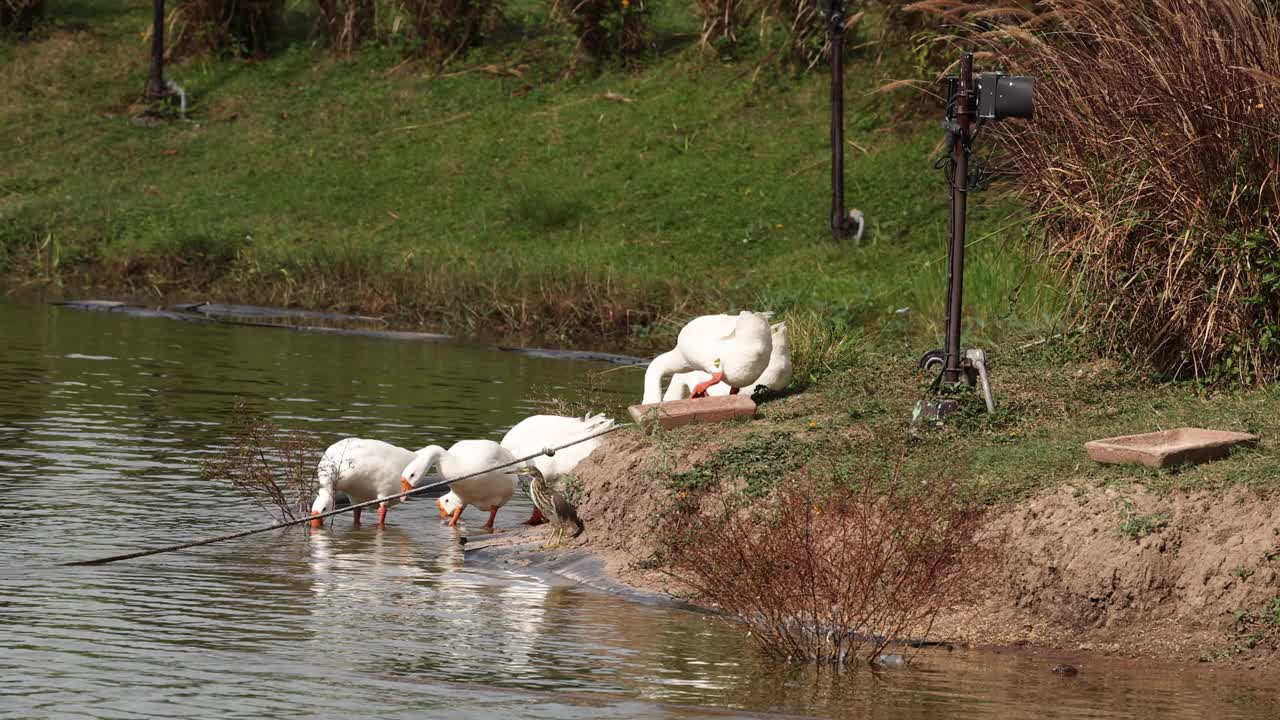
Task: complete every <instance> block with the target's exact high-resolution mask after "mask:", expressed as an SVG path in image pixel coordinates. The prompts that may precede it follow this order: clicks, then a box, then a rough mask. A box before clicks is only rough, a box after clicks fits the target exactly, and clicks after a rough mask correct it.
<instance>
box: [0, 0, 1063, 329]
mask: <svg viewBox="0 0 1280 720" xmlns="http://www.w3.org/2000/svg"><path fill="white" fill-rule="evenodd" d="M99 6H100V3H91V2H88V1H87V0H81V1H80V2H75V1H74V0H68V2H65V3H59V4H58V5H57V6H56V7H54V8H52V10H51V15H52V17H53V19H54V22H55V24H54V25H53V26H52V27H50V28H47V29H46V31H45V32H44V33H43V34H41V35H40V36H39V37H38V39H37V40H36V41H34V42H32V43H30V44H17V43H12V42H6V43H4V44H2V45H0V62H2V63H4V65H5V67H6V69H7V72H6V73H5V76H4V78H0V132H3V133H4V135H5V136H6V137H7V138H10V140H11V141H12V142H11V143H8V144H7V147H6V149H5V150H3V151H2V152H3V160H4V163H3V166H2V167H0V268H2V269H3V272H4V273H5V274H6V275H8V276H9V277H10V278H11V279H13V280H15V281H18V282H22V281H30V280H39V281H47V282H49V283H50V284H54V285H59V284H60V285H61V286H62V287H63V288H64V291H65V292H73V291H78V290H80V289H81V288H84V287H92V286H103V285H105V286H106V288H107V289H108V290H115V291H120V292H133V293H145V294H147V295H151V296H175V295H192V294H198V295H200V296H201V297H212V296H217V297H226V298H233V299H244V300H254V301H270V302H284V303H290V304H298V305H306V306H314V307H330V308H339V309H356V310H362V311H370V312H381V313H385V314H388V315H390V316H392V317H394V318H395V319H397V320H399V321H400V322H401V323H402V324H411V325H432V326H435V327H445V328H447V329H450V330H455V331H460V332H471V333H479V334H507V333H512V332H516V333H519V332H525V331H528V332H532V333H535V334H540V335H543V336H550V337H551V339H552V340H558V341H561V342H565V343H577V344H583V343H584V342H593V341H595V340H598V339H599V338H607V341H608V342H609V343H611V344H613V345H614V346H627V345H630V346H645V345H646V343H648V341H649V340H650V339H651V338H653V337H655V336H656V337H669V336H670V334H671V333H672V332H673V330H674V327H675V325H674V323H675V322H678V321H679V320H680V319H682V318H684V317H687V316H688V315H690V314H693V313H698V312H706V311H723V310H725V309H727V308H733V307H742V306H757V307H769V308H772V309H777V310H782V309H787V308H799V309H807V310H810V311H813V312H816V313H819V314H820V315H821V316H822V317H823V318H825V319H827V320H830V321H832V322H833V323H834V324H835V325H836V326H838V327H841V328H876V329H882V328H886V327H887V328H888V331H889V332H891V333H894V334H899V335H902V334H905V335H914V336H918V337H919V336H934V337H936V336H937V335H939V334H940V332H941V323H942V305H943V288H944V287H945V282H946V275H945V267H944V264H945V262H944V256H945V245H944V240H945V236H946V232H947V192H946V185H945V184H944V182H943V179H942V177H941V175H940V174H939V173H938V171H935V170H933V169H932V158H931V155H930V153H931V151H932V150H933V149H934V147H935V145H936V143H937V141H938V139H939V136H940V133H939V131H938V130H937V127H936V123H935V122H934V121H933V119H932V118H928V119H920V118H918V117H916V116H911V115H909V114H908V115H907V119H905V120H903V119H898V118H899V116H900V115H902V113H901V112H900V109H899V104H900V103H901V101H902V100H903V96H902V95H900V94H899V95H894V94H885V95H877V94H874V93H873V92H872V90H873V89H874V88H875V87H877V86H878V85H879V84H880V83H881V82H883V81H884V80H887V79H892V78H896V77H902V76H904V75H909V74H911V73H912V72H913V70H912V68H911V66H910V65H909V62H910V60H909V55H908V54H907V53H906V52H905V50H902V51H891V52H888V53H887V54H886V58H887V59H886V60H885V62H884V63H883V64H881V65H875V64H874V63H873V62H872V57H873V55H875V54H877V52H875V51H867V54H866V55H865V56H862V55H859V56H856V57H855V60H854V64H853V65H851V67H850V69H849V71H848V73H847V77H848V78H849V80H848V87H847V90H846V97H847V98H849V100H848V107H849V111H848V122H847V126H848V138H849V140H850V141H851V144H850V146H849V148H848V150H849V155H848V157H847V173H846V176H847V185H848V192H847V194H848V198H849V204H850V205H851V206H856V207H859V208H861V209H862V210H863V211H864V212H865V213H866V215H867V218H868V232H867V235H866V237H865V239H864V242H863V244H862V245H861V246H857V247H854V246H850V245H848V244H836V243H833V242H832V241H831V239H830V236H829V232H828V230H827V227H826V223H827V215H828V202H829V197H830V188H829V182H830V179H829V178H830V175H829V148H828V125H827V123H828V119H827V118H828V108H827V93H828V84H827V83H828V80H827V77H826V75H825V74H822V73H812V74H809V75H805V76H802V77H793V76H791V75H788V74H786V73H783V72H780V71H778V70H776V69H773V68H771V67H769V66H765V67H764V69H762V70H761V71H759V72H757V66H758V63H759V61H760V60H761V56H762V55H763V50H758V51H755V52H754V53H753V51H750V50H744V51H742V53H740V54H741V56H742V57H741V59H739V60H736V61H731V62H729V61H723V60H720V59H717V58H715V57H712V56H709V55H706V54H704V53H702V52H700V51H698V50H697V48H696V47H694V45H693V43H694V32H695V30H696V27H697V25H696V20H695V19H694V18H693V17H692V15H691V14H689V12H688V11H687V10H685V9H684V8H686V5H684V4H680V3H670V4H663V5H658V6H655V7H656V8H657V11H656V12H655V24H656V26H657V28H658V35H659V39H660V46H661V47H662V48H663V50H662V51H661V52H658V53H656V54H654V55H653V56H651V57H649V58H646V59H645V60H644V61H643V62H642V63H641V64H640V65H639V67H638V68H637V69H634V70H626V71H624V70H622V69H617V68H611V67H607V66H606V67H604V68H602V69H600V70H599V71H587V72H581V73H579V74H578V75H577V76H576V77H573V78H568V79H565V78H563V77H562V75H563V70H564V68H565V67H566V65H567V54H566V53H565V51H564V50H563V48H562V45H563V44H562V43H559V44H558V43H557V42H556V41H555V39H554V38H548V37H546V35H545V32H544V31H542V30H541V28H542V24H541V18H540V17H539V16H538V11H536V10H534V9H531V8H523V6H521V7H519V8H517V9H516V11H514V12H513V13H511V15H512V17H514V18H516V19H515V20H513V21H512V27H511V28H509V29H508V30H507V32H506V34H505V35H504V37H509V38H510V39H509V40H508V41H507V42H504V43H501V44H499V45H497V46H494V47H491V48H486V49H481V50H478V51H476V52H474V53H473V54H472V55H471V56H469V57H466V58H463V59H461V60H459V61H457V62H455V63H454V64H453V65H452V66H450V67H448V68H445V70H444V72H443V73H439V74H436V73H432V72H430V71H429V69H424V68H422V67H416V68H413V69H411V70H410V71H408V72H402V71H393V68H395V67H397V66H398V65H399V64H400V60H401V58H400V57H399V56H397V55H395V54H394V53H393V52H391V51H390V50H387V49H376V48H375V49H371V50H368V51H366V52H363V53H360V54H358V55H357V56H355V57H354V58H353V59H351V60H345V61H339V60H336V59H334V58H332V57H330V56H328V55H327V54H326V53H325V51H324V50H323V49H319V48H316V47H314V44H313V43H309V42H307V41H305V39H303V38H299V39H298V41H296V42H295V43H294V44H293V45H291V46H290V47H289V48H287V49H285V50H284V51H282V52H281V53H280V54H278V55H276V56H274V57H271V58H269V59H266V60H263V61H258V62H252V63H245V62H237V61H233V60H212V59H195V60H190V61H187V62H185V63H183V64H179V65H176V66H172V67H170V68H169V70H168V75H169V76H170V77H172V78H174V79H176V80H177V81H179V82H180V83H181V84H182V85H183V86H184V88H185V89H186V91H187V93H188V94H189V96H190V98H191V100H192V103H193V104H192V111H191V120H192V122H190V123H174V124H172V125H168V126H164V127H159V128H152V129H140V128H135V127H131V126H130V124H129V123H128V116H129V114H130V112H131V111H132V108H131V106H132V104H133V103H135V101H136V100H137V98H138V95H139V94H140V92H141V88H142V87H143V84H144V79H145V73H146V46H145V45H144V43H143V42H142V40H141V37H140V34H139V33H140V32H141V30H142V29H143V28H145V27H146V23H147V21H148V17H149V16H148V12H147V9H146V8H142V7H138V8H118V9H114V10H105V9H102V8H100V7H99ZM538 7H540V6H538ZM295 24H297V23H295ZM483 65H491V66H496V67H500V68H506V69H513V71H514V72H517V73H519V74H520V76H519V77H516V76H513V75H510V74H492V73H490V72H486V71H481V70H476V69H475V68H478V67H481V66H483ZM607 93H617V94H620V95H621V96H624V97H626V98H628V99H631V100H634V102H629V103H628V102H617V101H613V100H610V99H608V98H607V96H606V94H607ZM855 144H856V146H855ZM859 147H860V148H862V149H863V150H860V149H858V148H859ZM864 150H865V152H864ZM979 197H984V196H979ZM984 202H986V203H993V204H984V203H978V206H977V207H975V208H974V212H973V222H972V224H971V227H970V233H971V234H970V239H971V241H973V243H974V244H973V246H972V247H971V248H970V256H969V260H970V262H969V266H968V274H967V276H966V312H965V315H966V319H967V322H968V331H969V332H970V333H971V334H972V335H973V336H974V337H975V338H983V339H998V338H1005V337H1011V336H1018V335H1021V334H1025V333H1027V332H1030V331H1035V330H1039V329H1042V328H1045V327H1048V326H1050V325H1051V324H1052V323H1053V322H1054V320H1055V319H1056V317H1057V311H1058V308H1059V307H1060V299H1059V297H1058V293H1057V291H1056V289H1055V287H1054V285H1053V283H1051V282H1048V281H1046V279H1045V274H1044V273H1043V272H1040V271H1038V270H1036V269H1035V268H1036V266H1035V265H1034V264H1031V263H1028V262H1026V259H1025V257H1024V255H1025V250H1023V249H1022V247H1021V241H1020V237H1021V235H1020V233H1019V232H1018V229H1017V224H1018V223H1017V220H1016V215H1014V216H1013V219H1010V217H1011V214H1012V213H1013V210H1014V208H1013V206H1012V205H1009V204H1007V203H1001V202H997V201H994V197H993V196H986V197H985V198H984ZM1029 268H1030V269H1029ZM1019 288H1020V291H1019ZM1014 295H1017V301H1016V302H1013V301H1012V300H1011V298H1012V297H1013V296H1014ZM903 308H906V310H902V309H903ZM899 310H902V311H901V312H896V311H899ZM650 344H651V343H650Z"/></svg>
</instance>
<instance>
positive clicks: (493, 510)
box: [400, 440, 516, 530]
mask: <svg viewBox="0 0 1280 720" xmlns="http://www.w3.org/2000/svg"><path fill="white" fill-rule="evenodd" d="M515 459H516V458H515V456H514V455H512V454H511V452H510V451H509V450H507V449H506V448H504V447H502V446H501V445H499V444H498V443H496V442H494V441H492V440H460V441H458V442H456V443H454V444H453V445H452V446H451V447H450V448H449V449H448V450H445V449H444V448H442V447H440V446H439V445H431V446H428V447H425V448H423V449H421V450H419V451H418V453H417V456H416V457H414V458H413V460H412V461H411V462H410V463H409V464H408V465H407V466H406V467H405V468H404V472H403V475H402V477H401V478H400V483H401V491H402V492H407V491H408V490H409V489H411V488H412V487H413V483H414V482H415V481H416V480H418V478H420V477H422V476H423V475H424V474H426V472H427V471H428V470H430V469H431V468H432V467H433V466H436V465H438V466H439V468H440V474H441V475H442V476H443V477H444V479H445V480H450V481H452V480H453V479H454V478H460V477H463V476H466V475H470V474H472V473H477V472H481V471H483V470H489V468H493V467H496V466H499V465H504V466H506V467H500V468H498V469H496V470H489V471H488V472H485V473H483V474H481V475H477V476H475V477H470V478H466V479H465V480H459V481H457V482H450V483H449V489H450V490H451V491H452V492H453V494H454V495H455V496H456V497H457V499H458V501H459V503H460V504H459V505H458V507H457V508H456V509H454V511H453V512H452V513H451V514H450V517H449V526H450V527H453V526H454V525H457V524H458V517H459V516H460V515H462V508H464V507H466V506H467V505H475V506H476V507H478V508H480V509H481V510H488V511H489V521H488V522H486V523H485V525H484V527H485V529H486V530H492V529H493V520H494V518H495V517H497V515H498V508H500V507H502V506H503V505H506V504H507V501H508V500H510V499H511V496H512V495H513V494H515V481H514V478H513V475H514V474H515V472H514V470H513V469H512V468H511V467H510V465H512V464H514V463H515ZM445 497H448V495H446V496H445ZM444 499H445V498H444V497H442V498H440V499H439V500H437V501H436V503H437V505H438V506H440V507H441V508H442V509H443V505H442V503H443V502H444Z"/></svg>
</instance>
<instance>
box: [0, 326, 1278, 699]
mask: <svg viewBox="0 0 1280 720" xmlns="http://www.w3.org/2000/svg"><path fill="white" fill-rule="evenodd" d="M0 333H3V334H4V337H5V338H6V340H7V342H8V343H9V344H8V347H7V348H6V351H5V353H3V354H0V503H3V505H4V512H3V513H0V542H2V543H3V544H4V547H5V548H6V549H7V552H6V553H5V554H4V555H3V556H0V718H10V717H11V718H29V717H44V716H71V715H77V714H78V715H85V716H90V717H166V718H169V717H175V716H187V715H200V716H206V715H217V716H220V717H255V718H256V717H295V716H301V717H314V716H328V715H355V714H371V715H375V716H377V717H422V716H424V715H427V716H443V715H445V714H446V713H447V714H448V716H449V717H451V718H459V717H460V718H470V717H475V718H489V717H538V718H575V717H600V716H603V715H607V716H609V717H635V718H648V717H706V716H717V715H723V714H725V713H726V712H727V713H728V714H729V715H731V716H739V715H743V714H746V713H748V712H753V713H754V712H759V713H784V714H796V715H819V716H823V717H847V718H922V717H932V716H947V717H975V718H976V717H984V718H985V717H993V716H996V717H1027V718H1031V717H1055V716H1056V717H1080V716H1090V717H1099V718H1105V717H1151V718H1155V717H1174V718H1176V717H1188V718H1190V717H1201V716H1214V717H1240V718H1263V717H1266V718H1270V717H1276V716H1277V715H1280V711H1278V709H1277V706H1276V704H1275V700H1274V698H1273V697H1272V694H1271V693H1270V692H1269V689H1268V688H1267V686H1266V685H1265V684H1264V683H1261V682H1257V681H1252V682H1239V681H1235V682H1231V683H1221V684H1219V683H1217V682H1216V680H1215V679H1214V678H1208V679H1206V678H1203V677H1199V676H1195V675H1189V674H1170V673H1164V674H1161V673H1147V674H1143V675H1139V674H1136V673H1127V674H1126V673H1096V674H1095V673H1090V672H1088V671H1086V673H1085V674H1083V675H1081V676H1080V677H1079V678H1075V679H1070V680H1066V679H1063V678H1059V677H1057V676H1055V675H1052V674H1050V673H1048V672H1047V669H1046V667H1045V666H1044V664H1037V662H1036V661H1034V660H1033V659H1025V658H1021V659H1019V658H1005V657H997V656H990V655H980V654H960V653H957V654H953V655H945V654H938V653H934V654H926V655H922V656H921V657H920V659H919V660H920V662H919V664H918V665H917V666H916V667H915V668H913V669H909V670H906V671H902V672H893V673H879V674H877V673H870V672H865V671H864V672H857V673H847V672H831V671H823V672H819V671H814V670H812V669H807V670H806V669H797V668H787V667H779V666H777V665H773V664H769V663H767V662H763V661H762V660H761V659H760V658H758V657H756V656H755V655H754V653H753V652H752V651H751V649H750V646H749V645H748V644H747V643H746V642H745V640H744V639H743V638H742V637H741V635H740V634H739V633H738V632H736V631H734V630H732V629H729V628H726V627H724V626H722V625H721V624H719V623H717V622H716V621H715V620H713V619H711V618H708V617H706V616H702V615H698V614H694V613H687V612H680V611H675V610H671V609H666V608H661V607H653V606H647V605H636V604H629V603H627V602H624V601H622V600H619V599H617V598H614V597H610V596H606V595H601V594H598V593H595V592H589V591H585V590H582V589H580V588H577V587H574V586H571V585H566V584H563V583H556V582H547V581H544V580H540V579H537V578H533V577H529V576H526V575H523V574H520V573H519V572H504V571H501V570H498V569H488V568H483V567H474V566H468V565H466V564H465V562H464V559H463V554H462V549H461V547H460V546H459V545H458V544H457V543H456V532H455V531H454V530H453V529H450V528H447V527H444V526H443V525H442V524H441V522H440V520H439V518H438V516H437V514H436V512H435V508H434V505H433V504H432V503H431V502H429V501H427V502H417V501H414V502H411V503H408V504H406V505H404V506H402V507H399V508H397V510H396V511H395V512H394V513H392V514H391V516H390V519H389V523H390V524H389V527H388V528H387V529H386V530H385V531H381V532H380V531H378V530H377V529H376V528H375V527H374V525H373V524H368V523H367V524H366V525H365V526H364V527H360V528H354V527H351V523H350V519H349V518H345V517H344V518H339V519H338V520H337V521H335V522H332V523H329V524H327V525H326V527H325V528H324V529H322V530H320V531H318V532H312V531H310V530H308V529H305V528H294V529H289V530H284V531H279V532H275V533H264V534H261V535H255V536H251V537H246V538H242V539H240V540H237V541H234V542H231V543H226V544H219V545H212V546H207V547H202V548H198V549H193V550H190V551H185V552H181V553H174V554H167V555H158V556H152V557H148V558H141V559H138V560H135V561H131V562H126V563H120V564H116V565H108V566H103V567H77V568H71V567H61V566H58V565H57V563H61V562H65V561H69V560H77V559H87V558H90V557H95V556H100V555H106V554H113V553H116V552H121V551H124V550H128V549H133V548H137V547H151V546H159V545H164V544H168V543H172V542H177V541H181V540H185V539H190V538H192V537H200V536H207V535H214V534H220V533H224V532H227V531H229V530H231V529H238V528H242V527H245V526H250V525H257V524H260V523H263V522H264V521H265V520H266V518H265V517H264V515H263V514H262V512H261V510H259V509H258V508H257V507H256V506H255V505H254V504H253V503H251V502H249V501H246V500H244V499H241V498H239V497H238V496H236V495H234V494H233V493H231V492H230V491H229V489H228V488H227V487H225V486H221V485H217V484H212V483H207V482H202V481H200V480H199V479H198V474H199V472H198V470H199V465H200V462H201V460H202V459H204V458H206V457H209V456H210V455H212V454H214V453H217V452H219V448H220V447H223V446H224V445H225V443H226V441H227V433H228V427H229V425H228V422H229V420H230V418H231V416H232V412H233V409H234V407H235V402H236V401H237V400H244V401H246V402H247V403H249V404H250V406H251V407H253V408H254V409H257V410H259V411H262V412H265V413H268V414H270V415H271V416H272V417H273V418H274V419H275V420H276V421H277V422H278V423H279V424H281V425H284V426H286V427H291V428H298V429H302V430H304V431H306V432H310V433H313V434H314V435H315V437H316V439H317V441H318V443H319V444H321V446H324V445H327V444H328V443H331V442H333V441H334V440H337V439H338V438H340V437H343V436H347V435H360V436H366V437H377V438H381V439H385V440H387V441H389V442H394V443H396V444H399V445H401V446H405V447H421V446H423V445H426V444H429V443H437V444H442V445H447V444H450V443H452V442H454V441H456V440H459V439H463V438H466V437H490V438H499V437H501V435H502V434H503V432H504V431H505V430H506V429H507V428H508V427H510V426H511V425H512V424H513V423H515V422H516V421H518V420H519V419H521V418H522V417H524V416H525V415H528V414H532V413H534V412H537V410H538V406H537V405H536V404H535V403H534V402H533V401H532V400H531V397H532V396H533V395H534V392H535V388H538V387H539V386H541V387H559V388H571V387H573V386H574V384H575V383H577V382H579V380H580V379H581V377H582V375H583V373H584V372H585V371H586V370H587V369H589V368H592V367H595V366H591V365H585V364H581V363H572V362H564V361H556V360H547V359H540V358H533V357H527V356H523V355H515V354H510V353H498V352H494V351H492V350H490V349H487V348H483V347H475V346H467V345H453V344H443V343H430V344H427V343H404V342H395V341H383V340H376V339H371V338H365V337H337V336H329V335H317V334H306V333H290V332H286V331H281V330H273V329H264V328H247V327H228V326H219V325H211V324H208V325H207V324H200V323H177V322H171V321H165V320H140V319H133V318H127V317H116V316H111V315H107V314H94V313H77V312H75V311H70V310H56V309H49V308H45V307H21V306H13V305H4V304H0ZM605 379H606V380H607V381H608V382H611V383H616V387H614V389H613V392H614V393H615V395H616V396H617V398H618V399H619V401H620V404H621V401H623V399H624V398H626V397H628V396H629V393H630V392H631V391H632V390H633V389H634V385H635V384H636V381H637V380H638V375H635V374H628V373H623V372H619V373H611V374H608V375H606V376H605ZM528 512H529V505H528V501H527V500H526V499H524V498H523V497H521V498H518V499H517V500H516V502H515V503H514V504H513V507H512V508H511V509H508V510H504V511H503V513H502V514H501V515H500V521H506V522H511V523H514V522H518V521H519V520H522V519H523V518H524V517H527V514H528ZM481 515H482V514H481ZM481 520H482V518H481V516H480V515H475V516H464V521H466V522H468V523H474V524H478V523H479V522H480V521H481ZM710 706H716V707H719V708H721V710H717V709H715V708H713V707H710ZM724 709H728V710H724Z"/></svg>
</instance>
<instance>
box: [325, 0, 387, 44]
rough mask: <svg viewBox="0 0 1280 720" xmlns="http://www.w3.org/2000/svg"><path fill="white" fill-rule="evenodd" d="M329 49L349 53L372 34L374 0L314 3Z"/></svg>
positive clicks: (375, 17) (375, 2) (375, 13)
mask: <svg viewBox="0 0 1280 720" xmlns="http://www.w3.org/2000/svg"><path fill="white" fill-rule="evenodd" d="M316 10H317V11H318V12H319V13H320V23H321V25H322V26H323V28H324V33H325V36H326V37H327V38H328V39H329V47H331V48H333V50H334V51H335V52H337V53H341V54H344V55H347V54H350V53H351V52H353V51H354V50H355V49H356V48H357V47H359V46H360V45H361V44H362V43H364V42H367V41H368V40H370V39H371V38H372V37H373V35H374V32H375V27H374V21H375V20H376V19H377V0H316Z"/></svg>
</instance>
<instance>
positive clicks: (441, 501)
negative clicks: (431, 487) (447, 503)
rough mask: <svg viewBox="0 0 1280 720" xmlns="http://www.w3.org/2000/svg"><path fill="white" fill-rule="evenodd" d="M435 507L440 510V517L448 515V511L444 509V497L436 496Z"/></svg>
mask: <svg viewBox="0 0 1280 720" xmlns="http://www.w3.org/2000/svg"><path fill="white" fill-rule="evenodd" d="M436 509H438V510H439V511H440V517H441V519H443V518H447V517H449V513H448V512H447V511H446V510H445V509H444V498H436Z"/></svg>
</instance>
